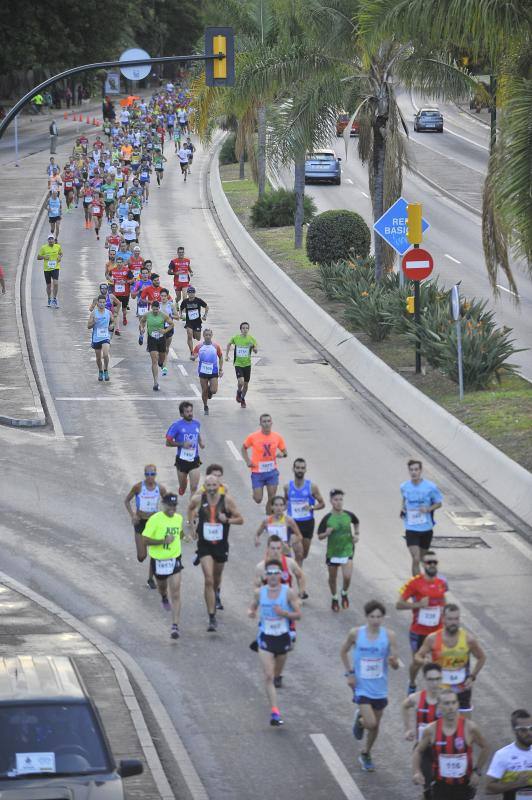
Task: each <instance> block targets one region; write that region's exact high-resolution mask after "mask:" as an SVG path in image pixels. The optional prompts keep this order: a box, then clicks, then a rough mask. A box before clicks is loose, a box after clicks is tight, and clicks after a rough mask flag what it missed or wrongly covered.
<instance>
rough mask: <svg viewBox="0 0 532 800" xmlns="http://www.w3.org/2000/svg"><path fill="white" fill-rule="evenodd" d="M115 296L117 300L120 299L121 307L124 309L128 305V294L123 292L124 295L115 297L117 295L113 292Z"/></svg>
mask: <svg viewBox="0 0 532 800" xmlns="http://www.w3.org/2000/svg"><path fill="white" fill-rule="evenodd" d="M115 297H116V299H117V300H120V302H121V303H122V308H123V309H124V311H125V310H126V308H127V306H128V303H129V295H128V294H124V295H120V296H119V297H117V295H116V294H115Z"/></svg>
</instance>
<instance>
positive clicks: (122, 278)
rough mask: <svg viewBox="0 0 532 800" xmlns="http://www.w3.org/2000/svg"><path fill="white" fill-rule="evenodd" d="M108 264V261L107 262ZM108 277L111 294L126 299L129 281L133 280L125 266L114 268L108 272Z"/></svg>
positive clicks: (131, 274)
mask: <svg viewBox="0 0 532 800" xmlns="http://www.w3.org/2000/svg"><path fill="white" fill-rule="evenodd" d="M107 263H108V264H109V263H110V262H109V261H108V262H107ZM109 276H110V278H111V280H112V282H113V294H115V295H116V296H117V297H126V296H127V295H129V289H130V286H131V281H132V280H133V273H132V272H131V270H130V269H129V267H128V266H127V264H126V265H124V266H122V267H119V266H115V267H113V268H112V269H111V270H110V271H109Z"/></svg>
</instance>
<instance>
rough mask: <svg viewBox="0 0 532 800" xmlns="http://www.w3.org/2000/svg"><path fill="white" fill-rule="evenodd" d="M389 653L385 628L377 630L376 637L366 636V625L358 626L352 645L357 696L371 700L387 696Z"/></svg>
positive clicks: (388, 641) (388, 642)
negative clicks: (354, 641)
mask: <svg viewBox="0 0 532 800" xmlns="http://www.w3.org/2000/svg"><path fill="white" fill-rule="evenodd" d="M389 654H390V640H389V638H388V633H387V632H386V629H385V628H381V629H380V630H379V635H378V636H377V638H376V639H369V638H368V635H367V626H366V625H364V626H363V627H362V628H360V630H359V631H358V634H357V640H356V644H355V645H354V646H353V665H354V670H355V675H356V690H355V692H356V695H357V696H359V697H369V698H370V699H373V700H380V699H384V698H386V697H387V696H388V656H389Z"/></svg>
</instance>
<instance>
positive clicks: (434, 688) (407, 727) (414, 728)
mask: <svg viewBox="0 0 532 800" xmlns="http://www.w3.org/2000/svg"><path fill="white" fill-rule="evenodd" d="M423 678H424V682H425V688H424V689H422V690H421V691H420V692H416V693H415V694H409V695H408V696H407V698H406V699H405V700H404V701H403V705H402V707H401V713H402V715H403V727H404V731H405V739H406V740H407V742H419V740H420V739H421V736H422V735H423V731H424V730H425V728H426V727H427V725H430V723H431V722H434V720H435V719H437V718H438V717H440V716H441V714H440V711H439V709H438V701H439V698H440V683H441V667H440V666H438V664H430V663H429V664H424V665H423ZM412 711H414V714H412ZM412 717H414V719H412ZM421 772H422V773H423V775H424V777H425V787H424V792H423V797H424V800H430V796H431V795H430V785H431V783H432V758H431V754H430V752H429V751H428V750H425V751H424V753H423V755H422V757H421Z"/></svg>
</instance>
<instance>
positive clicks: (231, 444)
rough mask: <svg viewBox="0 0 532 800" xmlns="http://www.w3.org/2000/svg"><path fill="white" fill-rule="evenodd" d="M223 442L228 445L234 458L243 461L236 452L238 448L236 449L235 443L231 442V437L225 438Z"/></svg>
mask: <svg viewBox="0 0 532 800" xmlns="http://www.w3.org/2000/svg"><path fill="white" fill-rule="evenodd" d="M225 443H226V445H227V446H228V448H229V450H230V451H231V452H232V454H233V455H234V457H235V458H236V460H237V461H243V460H244V459H243V458H242V456H241V455H240V453H239V452H238V450H237V449H236V445H235V443H234V442H232V441H231V439H226V440H225Z"/></svg>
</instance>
